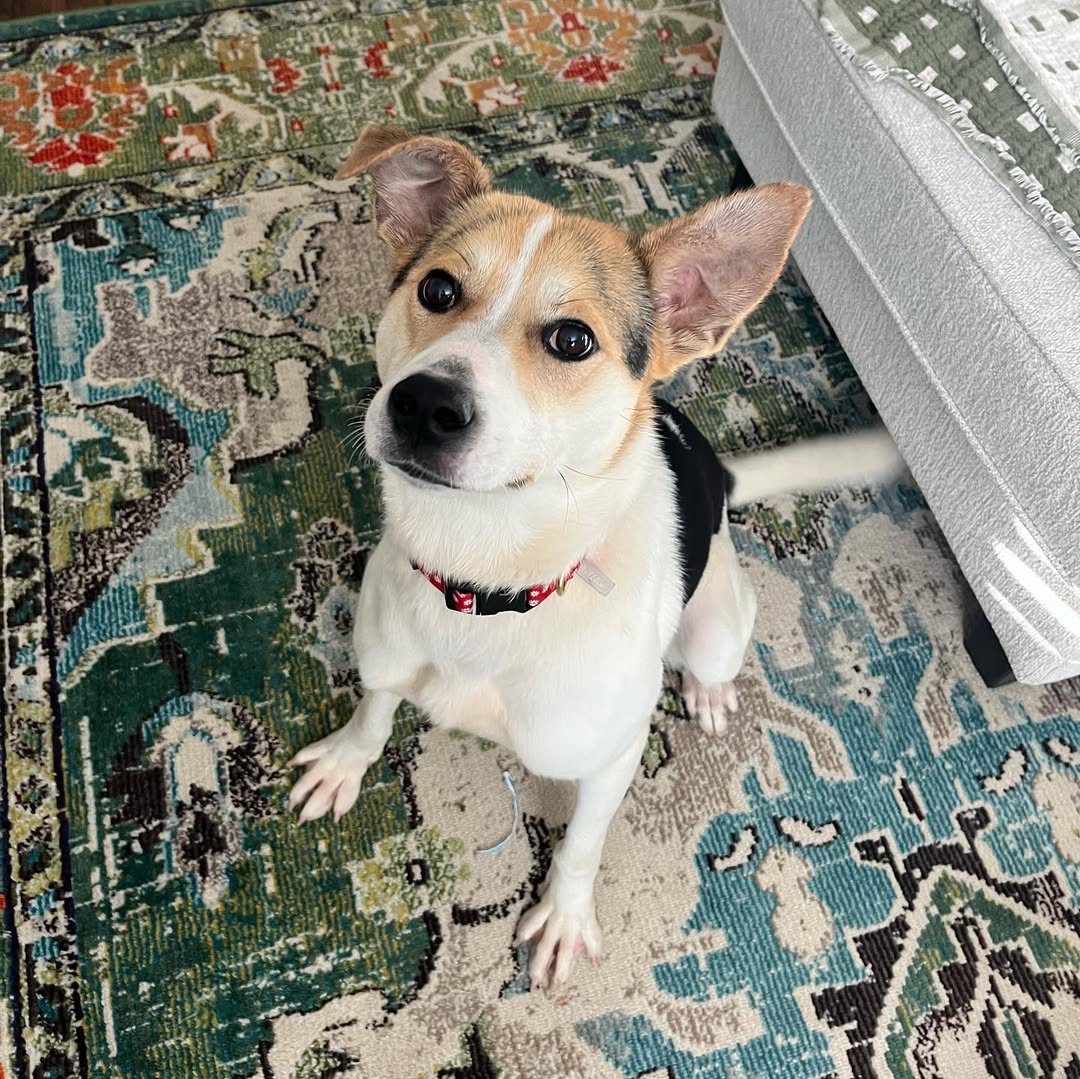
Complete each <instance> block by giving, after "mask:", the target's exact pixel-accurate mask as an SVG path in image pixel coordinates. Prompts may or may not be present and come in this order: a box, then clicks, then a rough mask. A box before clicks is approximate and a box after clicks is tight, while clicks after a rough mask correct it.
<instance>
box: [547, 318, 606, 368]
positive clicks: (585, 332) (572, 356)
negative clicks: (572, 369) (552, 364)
mask: <svg viewBox="0 0 1080 1079" xmlns="http://www.w3.org/2000/svg"><path fill="white" fill-rule="evenodd" d="M546 334H547V336H546V337H545V339H544V344H546V345H547V347H548V351H549V352H552V353H554V355H556V356H558V357H559V359H560V360H583V359H585V357H586V356H589V355H591V353H592V352H593V351H595V349H596V338H595V337H593V332H592V330H590V329H589V327H588V326H586V325H585V323H584V322H572V321H571V322H557V323H555V325H554V326H549V327H548V328H547V331H546Z"/></svg>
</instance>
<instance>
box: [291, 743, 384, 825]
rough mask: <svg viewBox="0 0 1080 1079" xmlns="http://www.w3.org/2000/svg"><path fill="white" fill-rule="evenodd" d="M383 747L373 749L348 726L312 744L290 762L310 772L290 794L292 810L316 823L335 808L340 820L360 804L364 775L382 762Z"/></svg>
mask: <svg viewBox="0 0 1080 1079" xmlns="http://www.w3.org/2000/svg"><path fill="white" fill-rule="evenodd" d="M381 753H382V745H378V746H374V745H369V744H368V742H367V740H365V739H363V738H358V737H356V734H355V732H354V731H351V730H350V729H349V728H348V727H347V726H346V727H342V728H341V730H339V731H335V732H334V733H333V734H331V735H330V736H329V737H327V738H323V739H321V740H320V741H318V742H312V743H311V745H309V746H306V747H305V748H304V749H302V750H300V752H299V753H297V754H296V756H295V757H293V759H292V760H291V761H290V762H289V763H290V764H291V765H293V766H294V767H298V766H300V765H305V766H306V767H307V771H306V772H305V773H304V774H303V775H302V776H301V777H300V778H299V779H298V780H297V781H296V784H295V785H294V786H293V789H292V791H291V792H290V794H289V806H290V807H291V808H293V809H296V808H297V807H302V808H301V809H300V820H301V822H306V821H310V820H316V819H317V818H318V817H321V816H323V815H324V814H325V813H327V812H329V810H330V809H331V808H332V809H333V811H334V820H340V819H341V818H342V817H343V816H344V815H345V814H346V813H348V811H349V810H350V809H352V807H353V804H354V803H355V802H356V799H357V796H358V795H359V794H360V782H361V780H363V778H364V773H365V772H366V771H367V770H368V768H370V767H371V765H372V764H374V763H375V761H377V760H378V759H379V756H380V754H381Z"/></svg>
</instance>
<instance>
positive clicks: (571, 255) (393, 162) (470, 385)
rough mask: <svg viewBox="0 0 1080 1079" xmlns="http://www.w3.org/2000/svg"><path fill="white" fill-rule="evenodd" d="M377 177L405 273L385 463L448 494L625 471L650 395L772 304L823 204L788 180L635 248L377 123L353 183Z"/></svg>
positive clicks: (376, 416) (352, 169)
mask: <svg viewBox="0 0 1080 1079" xmlns="http://www.w3.org/2000/svg"><path fill="white" fill-rule="evenodd" d="M360 172H368V173H370V174H371V176H372V179H373V181H374V188H375V217H376V221H377V223H378V227H379V232H380V234H381V236H382V237H383V239H384V240H385V242H386V243H387V244H388V246H389V248H390V250H391V255H392V258H393V265H394V271H395V276H394V283H393V290H392V293H391V296H390V299H389V302H388V303H387V306H386V309H385V312H384V315H383V318H382V322H381V324H380V327H379V333H378V341H377V346H376V362H377V365H378V369H379V375H380V378H381V381H382V388H381V389H380V390H379V392H378V394H377V395H376V396H375V398H374V399H373V401H372V403H371V406H370V408H369V410H368V416H367V420H366V434H367V445H368V450H369V452H370V454H371V455H372V457H373V458H374V459H375V460H377V461H379V462H380V463H382V464H383V465H386V466H388V467H390V468H392V469H395V470H397V471H398V472H400V473H401V474H403V475H406V476H408V477H410V478H411V479H412V480H413V481H414V482H416V483H418V484H422V485H425V486H429V487H431V488H436V489H437V488H438V487H445V488H459V489H465V490H471V491H485V492H493V491H504V490H516V489H519V488H522V487H527V486H532V485H536V484H540V483H543V482H545V481H554V482H555V483H556V484H558V483H559V481H558V479H557V477H558V475H559V472H560V470H561V469H562V468H564V467H566V468H570V469H572V470H575V471H578V472H584V473H589V474H599V473H604V472H606V471H607V470H609V469H610V468H611V467H612V466H613V465H614V464H615V463H616V462H617V461H618V459H619V455H620V452H621V451H622V449H623V447H624V446H625V445H626V444H627V442H628V440H629V438H630V436H631V434H632V432H633V431H634V430H635V429H636V427H637V426H638V425H639V424H640V423H642V422H643V421H644V420H645V419H646V417H647V416H648V415H649V393H650V388H651V386H652V385H653V384H654V383H655V382H657V381H661V380H663V379H666V378H667V377H669V376H670V375H671V374H672V373H673V372H674V371H675V370H676V369H677V368H678V367H680V366H681V365H682V364H684V363H687V362H688V361H690V360H692V359H694V358H695V357H698V356H703V355H708V354H710V353H713V352H715V351H717V350H718V349H719V348H720V346H721V345H722V344H723V342H724V341H725V340H726V339H727V337H728V336H729V334H730V333H731V332H732V330H733V329H734V328H735V327H736V326H737V325H738V323H739V322H740V321H741V320H742V319H743V318H744V317H745V316H746V315H747V314H748V313H749V312H750V311H751V310H752V309H753V308H754V307H755V306H756V305H757V304H758V303H759V302H760V301H761V299H762V298H763V297H764V296H765V295H766V293H767V292H768V291H769V289H770V288H771V287H772V284H773V282H774V281H775V280H776V277H777V275H778V274H779V273H780V270H781V269H782V267H783V265H784V260H785V258H786V257H787V252H788V248H789V246H790V244H791V241H792V240H793V239H794V236H795V233H796V232H797V231H798V228H799V225H800V224H801V222H802V220H803V217H804V216H805V215H806V212H807V209H808V208H809V204H810V198H809V193H808V192H807V191H806V190H805V189H804V188H801V187H797V186H794V185H791V184H772V185H769V186H767V187H761V188H756V189H754V190H751V191H746V192H742V193H739V194H735V195H731V196H729V197H728V198H725V199H721V200H718V201H715V202H711V203H709V204H707V205H706V206H704V207H702V208H701V209H700V210H698V211H697V212H695V213H693V214H690V215H688V216H686V217H683V218H680V219H678V220H675V221H673V222H671V223H670V224H667V225H664V226H662V227H661V228H658V229H655V230H654V231H652V232H649V233H647V234H646V235H644V236H641V237H633V236H631V235H630V234H628V233H626V232H624V231H622V230H621V229H618V228H614V227H612V226H610V225H605V224H601V223H599V222H596V221H591V220H589V219H587V218H583V217H578V216H574V215H571V214H567V213H562V212H560V211H559V210H557V209H555V208H553V207H551V206H547V205H545V204H544V203H541V202H537V201H536V200H534V199H531V198H526V197H524V196H520V195H509V194H500V193H497V192H495V191H493V190H492V188H491V180H490V177H489V176H488V173H487V171H486V169H485V168H484V166H483V164H482V163H481V162H480V161H479V160H478V159H477V158H476V157H475V156H474V155H473V154H472V153H471V152H470V151H469V150H467V149H466V148H465V147H463V146H460V145H458V144H457V143H453V142H450V141H447V140H445V139H440V138H431V137H426V136H422V137H410V136H409V135H408V134H407V133H406V132H404V131H400V130H397V129H394V128H387V127H381V126H378V125H371V126H370V127H368V128H367V130H366V131H365V132H364V133H363V134H362V135H361V136H360V139H359V140H358V141H357V143H356V145H355V146H354V147H353V150H352V153H351V154H350V156H349V159H348V161H347V162H346V164H345V165H344V167H343V168H342V169H341V171H340V172H339V173H338V178H339V179H346V178H349V177H351V176H353V175H355V174H357V173H360Z"/></svg>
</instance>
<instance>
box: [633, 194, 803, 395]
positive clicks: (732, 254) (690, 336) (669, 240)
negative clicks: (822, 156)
mask: <svg viewBox="0 0 1080 1079" xmlns="http://www.w3.org/2000/svg"><path fill="white" fill-rule="evenodd" d="M809 209H810V192H809V191H807V189H806V188H805V187H799V186H798V185H797V184H768V185H766V186H765V187H755V188H751V189H750V190H747V191H740V192H738V193H737V194H734V195H728V196H727V198H723V199H717V200H716V201H715V202H710V203H708V204H707V205H705V206H703V207H702V208H701V209H700V210H697V211H695V212H694V213H692V214H689V215H688V216H686V217H682V218H679V219H678V220H677V221H672V222H671V223H670V224H667V225H662V226H661V227H660V228H658V229H654V230H653V231H652V232H649V233H647V234H646V235H645V236H643V237H642V239H641V241H640V243H641V252H642V254H643V255H644V258H645V262H646V265H647V266H648V268H649V280H650V284H651V287H652V292H653V300H654V302H655V304H656V308H657V312H658V314H659V316H660V320H661V322H662V324H663V329H665V330H666V334H665V336H666V339H667V340H666V348H664V349H663V351H662V353H661V354H660V355H659V356H658V357H657V359H658V367H659V369H658V370H654V372H653V373H654V375H655V377H656V378H658V379H664V378H667V377H668V376H669V375H671V374H673V373H674V372H675V370H676V369H677V368H678V367H680V366H682V364H684V363H688V362H689V361H690V360H693V359H696V358H697V357H699V356H708V355H710V354H712V353H714V352H717V351H719V349H720V347H721V346H722V345H723V343H724V342H725V341H726V340H727V338H728V336H729V335H730V334H731V332H732V330H734V329H735V327H736V326H737V325H738V324H739V323H740V322H741V321H742V320H743V319H744V318H746V316H747V315H748V314H750V312H751V311H753V309H754V308H755V307H757V305H758V304H759V303H761V301H762V300H763V299H764V298H765V296H766V295H767V294H768V291H769V289H771V288H772V286H773V283H774V282H775V281H776V279H777V277H779V276H780V271H781V270H782V269H783V268H784V261H785V260H786V259H787V254H788V249H789V248H790V247H791V243H792V241H793V240H794V239H795V234H796V233H797V232H798V231H799V226H800V225H801V224H802V222H803V218H804V217H806V214H807V211H808V210H809Z"/></svg>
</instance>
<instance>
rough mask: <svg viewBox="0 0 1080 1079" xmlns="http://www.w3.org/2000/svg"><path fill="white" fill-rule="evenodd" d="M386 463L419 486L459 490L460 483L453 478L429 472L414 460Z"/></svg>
mask: <svg viewBox="0 0 1080 1079" xmlns="http://www.w3.org/2000/svg"><path fill="white" fill-rule="evenodd" d="M386 464H387V465H388V466H389V467H390V468H392V469H395V470H396V471H397V472H400V473H401V474H402V475H403V476H405V477H406V478H407V479H408V480H410V481H411V482H412V483H414V484H415V485H416V486H418V487H445V488H447V489H448V490H451V491H454V490H458V485H457V484H456V483H454V481H453V480H449V479H447V478H446V477H445V476H439V475H437V474H436V473H434V472H429V471H428V470H427V469H426V468H422V467H421V466H420V465H418V464H416V463H415V462H413V461H387V462H386Z"/></svg>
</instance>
